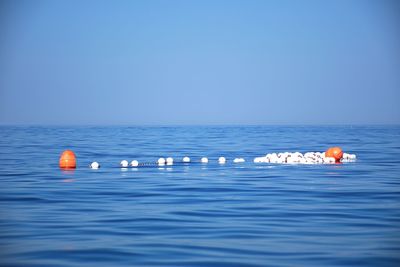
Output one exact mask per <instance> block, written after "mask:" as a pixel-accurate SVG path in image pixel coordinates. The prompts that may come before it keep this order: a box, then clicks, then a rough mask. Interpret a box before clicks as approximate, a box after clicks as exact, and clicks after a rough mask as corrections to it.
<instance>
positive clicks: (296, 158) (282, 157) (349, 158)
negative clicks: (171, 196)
mask: <svg viewBox="0 0 400 267" xmlns="http://www.w3.org/2000/svg"><path fill="white" fill-rule="evenodd" d="M356 159H357V156H356V155H355V154H349V153H344V152H343V151H342V149H341V148H340V147H331V148H329V149H328V150H326V151H325V152H306V153H304V154H302V153H300V152H281V153H268V154H266V155H265V156H261V157H256V158H254V159H253V163H255V164H263V163H268V164H336V163H345V162H354V161H356ZM231 162H232V163H234V164H240V163H244V162H246V160H245V159H244V158H234V159H232V160H231ZM195 163H199V164H208V163H209V159H208V158H207V157H202V158H201V159H200V160H196V161H192V159H191V158H189V157H188V156H185V157H183V158H182V159H181V160H180V161H175V160H174V159H173V158H172V157H167V158H159V159H158V160H157V161H155V162H140V161H138V160H136V159H135V160H132V161H131V162H129V161H127V160H122V161H121V162H120V164H119V167H120V168H124V169H126V168H129V167H131V168H140V167H155V166H156V167H157V166H158V167H164V166H172V165H188V164H195ZM217 163H218V164H220V165H224V164H226V163H228V160H227V159H226V158H225V157H219V158H218V159H217ZM59 166H60V168H61V169H71V168H76V158H75V154H74V153H73V152H72V151H71V150H66V151H64V152H63V153H62V155H61V157H60V161H59ZM100 166H101V165H100V163H98V162H96V161H94V162H92V163H91V164H90V165H89V168H91V169H99V168H100Z"/></svg>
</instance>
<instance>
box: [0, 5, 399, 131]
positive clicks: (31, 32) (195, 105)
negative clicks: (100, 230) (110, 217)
mask: <svg viewBox="0 0 400 267" xmlns="http://www.w3.org/2000/svg"><path fill="white" fill-rule="evenodd" d="M399 2H400V1H399ZM399 2H397V1H390V0H383V1H374V0H348V1H343V0H342V1H340V0H338V1H311V0H310V1H285V0H284V1H267V0H266V1H255V0H250V1H244V0H243V1H218V0H217V1H205V0H203V1H161V0H159V1H155V0H150V1H144V0H143V1H75V0H72V1H50V0H38V1H27V0H19V1H18V0H17V1H7V0H0V124H46V125H47V124H61V125H63V124H65V125H68V124H80V125H86V124H107V125H108V124H128V125H143V124H145V125H147V124H150V125H157V124H162V125H186V124H400V105H399V100H400V27H399V25H400V4H399Z"/></svg>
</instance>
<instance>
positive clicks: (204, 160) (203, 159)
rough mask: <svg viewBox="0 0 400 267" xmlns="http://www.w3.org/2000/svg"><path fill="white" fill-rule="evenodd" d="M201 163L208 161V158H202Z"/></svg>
mask: <svg viewBox="0 0 400 267" xmlns="http://www.w3.org/2000/svg"><path fill="white" fill-rule="evenodd" d="M200 161H201V163H208V158H206V157H204V158H201V160H200Z"/></svg>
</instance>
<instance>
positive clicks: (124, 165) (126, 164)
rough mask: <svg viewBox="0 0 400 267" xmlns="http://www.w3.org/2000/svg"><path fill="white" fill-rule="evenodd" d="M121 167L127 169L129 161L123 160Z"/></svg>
mask: <svg viewBox="0 0 400 267" xmlns="http://www.w3.org/2000/svg"><path fill="white" fill-rule="evenodd" d="M120 165H121V167H122V168H127V167H128V165H129V163H128V161H127V160H123V161H121V163H120Z"/></svg>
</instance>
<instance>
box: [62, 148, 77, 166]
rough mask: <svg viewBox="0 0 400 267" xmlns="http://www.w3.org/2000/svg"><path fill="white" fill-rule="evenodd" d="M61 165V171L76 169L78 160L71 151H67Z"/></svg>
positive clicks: (63, 155)
mask: <svg viewBox="0 0 400 267" xmlns="http://www.w3.org/2000/svg"><path fill="white" fill-rule="evenodd" d="M59 165H60V168H61V169H75V168H76V158H75V154H74V152H72V151H71V150H65V151H64V152H63V153H62V154H61V157H60V162H59Z"/></svg>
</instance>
